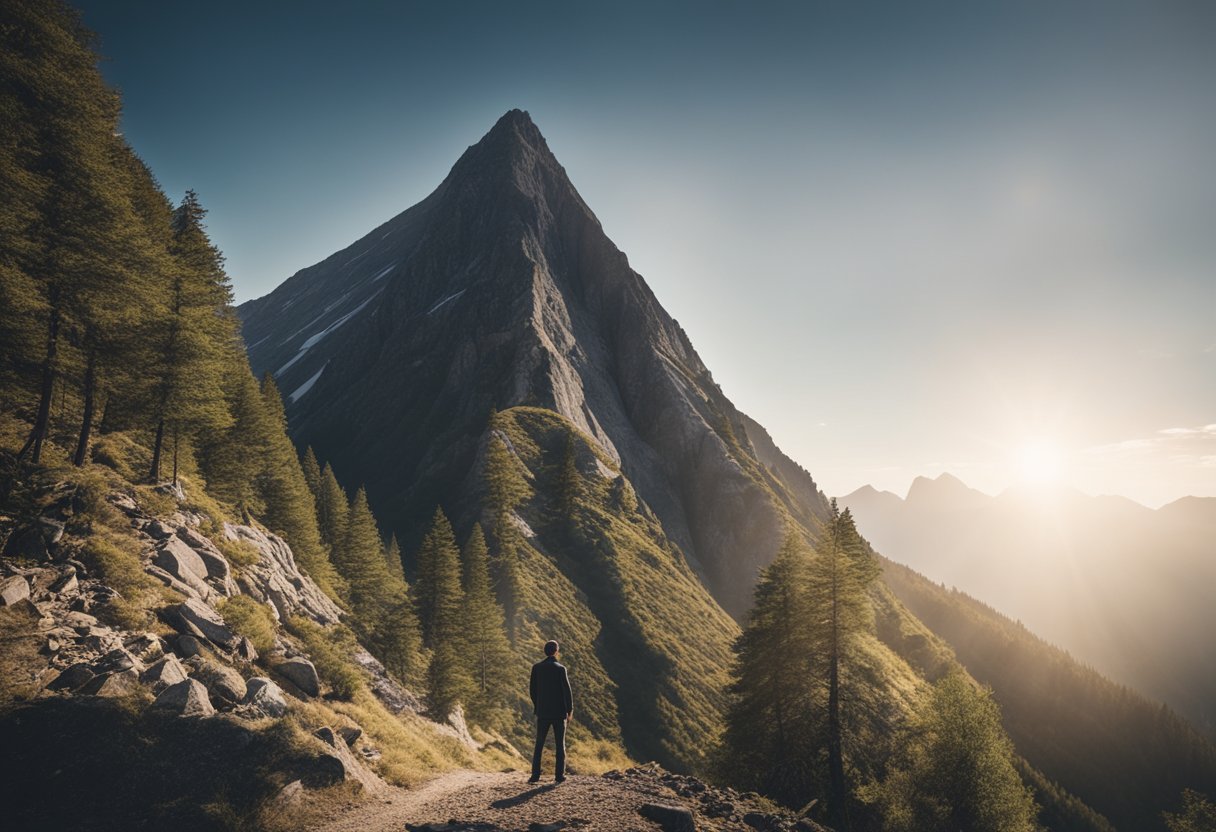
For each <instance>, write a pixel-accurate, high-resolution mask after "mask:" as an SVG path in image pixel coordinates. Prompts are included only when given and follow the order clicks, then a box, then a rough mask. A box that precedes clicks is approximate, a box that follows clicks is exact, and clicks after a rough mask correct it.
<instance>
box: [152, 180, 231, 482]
mask: <svg viewBox="0 0 1216 832" xmlns="http://www.w3.org/2000/svg"><path fill="white" fill-rule="evenodd" d="M206 213H207V212H206V209H204V208H203V206H202V204H201V203H200V202H199V200H198V195H197V194H195V193H194V191H187V192H186V196H185V197H184V198H183V199H182V202H181V204H180V205H179V206H178V207H177V209H176V210H175V211H174V212H173V240H172V243H171V244H170V253H171V254H172V257H173V262H172V265H171V272H170V274H169V276H168V287H167V288H168V291H167V295H168V308H167V314H166V316H165V319H164V321H163V324H162V331H161V332H160V338H159V339H158V340H159V341H160V360H159V362H158V366H157V368H156V371H155V373H154V374H153V378H154V379H155V392H154V394H153V397H152V408H151V412H152V417H153V421H154V424H155V437H154V439H153V442H152V466H151V470H150V471H149V477H150V478H151V479H152V480H153V481H158V480H159V479H160V474H161V471H160V469H161V456H162V452H163V450H164V444H165V434H166V431H168V432H169V434H170V436H169V438H170V440H171V441H172V442H173V443H174V445H176V443H177V440H178V439H180V438H182V437H186V438H190V437H193V436H194V435H195V434H196V433H197V432H199V431H208V430H211V431H214V430H222V429H223V428H225V427H227V426H228V425H230V424H231V415H230V413H229V412H228V409H227V408H226V407H225V406H224V396H223V380H224V370H225V367H226V366H227V365H226V362H225V358H226V355H225V348H226V347H227V345H228V344H229V343H230V342H231V340H232V338H233V325H234V320H233V319H232V317H231V316H228V315H224V314H222V312H223V310H225V309H227V308H228V307H230V306H231V302H232V289H231V287H230V285H229V283H228V276H227V275H226V274H225V273H224V265H223V264H224V258H223V255H222V254H220V252H219V250H218V249H216V248H215V246H213V245H212V244H211V241H210V239H208V237H207V233H206V230H205V227H204V225H203V217H204V216H206ZM174 473H175V477H176V471H175V472H174Z"/></svg>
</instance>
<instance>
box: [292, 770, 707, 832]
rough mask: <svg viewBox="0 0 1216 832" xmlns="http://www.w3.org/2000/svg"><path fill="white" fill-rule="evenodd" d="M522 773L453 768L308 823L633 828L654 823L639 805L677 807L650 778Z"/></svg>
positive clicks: (359, 829) (375, 831)
mask: <svg viewBox="0 0 1216 832" xmlns="http://www.w3.org/2000/svg"><path fill="white" fill-rule="evenodd" d="M527 777H528V775H527V773H526V772H501V773H500V772H479V771H464V770H462V771H454V772H451V773H449V774H445V775H442V776H440V777H437V778H435V779H434V780H431V781H428V782H427V783H424V784H423V785H421V786H419V787H418V788H415V789H410V790H408V791H406V790H403V789H393V790H392V791H388V792H384V793H381V794H379V795H377V796H376V797H374V798H371V799H369V800H366V801H363V802H359V803H355V804H352V805H350V806H348V807H343V808H340V809H339V810H338V813H336V814H335V815H334V816H332V817H331V819H330V820H328V821H327V822H325V823H323V824H321V825H319V826H317V827H315V828H316V829H318V830H321V832H382V830H390V829H391V830H395V832H402V830H404V829H405V824H407V823H410V824H421V823H432V822H438V823H446V822H448V821H453V820H456V821H468V822H473V823H488V824H493V825H494V826H496V827H499V828H502V829H522V830H526V829H528V827H529V825H531V824H533V823H539V824H550V823H557V822H560V821H565V823H566V824H567V827H568V828H570V829H574V830H579V832H583V830H614V831H615V830H620V832H624V831H625V830H640V831H646V832H649V830H657V829H658V826H657V825H656V824H654V823H651V822H650V821H648V820H646V819H644V818H642V817H641V816H640V815H639V814H638V812H637V809H638V807H639V806H640V805H641V804H643V803H647V802H661V803H668V804H675V805H679V804H683V803H684V801H682V800H680V799H679V798H678V797H677V796H676V795H675V793H674V792H672V791H671V790H670V789H668V788H666V787H664V786H662V785H660V784H658V783H655V782H625V781H613V780H606V779H604V778H603V777H597V776H593V775H577V774H575V775H570V776H569V777H567V778H566V782H564V783H561V784H556V783H554V782H553V780H552V777H551V776H548V775H547V776H546V777H545V778H544V779H542V781H541V782H540V783H537V784H535V785H529V784H528V782H527Z"/></svg>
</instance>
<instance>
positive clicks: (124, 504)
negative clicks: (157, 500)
mask: <svg viewBox="0 0 1216 832" xmlns="http://www.w3.org/2000/svg"><path fill="white" fill-rule="evenodd" d="M106 500H108V501H109V503H110V505H112V506H114V508H116V509H118V510H119V511H121V512H123V513H124V514H137V513H139V506H138V505H136V504H135V500H133V499H132V498H131V496H130V495H128V494H123V493H122V492H119V491H115V492H114V493H112V494H110V495H108V496H107V497H106Z"/></svg>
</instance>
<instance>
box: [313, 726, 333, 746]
mask: <svg viewBox="0 0 1216 832" xmlns="http://www.w3.org/2000/svg"><path fill="white" fill-rule="evenodd" d="M312 733H313V736H314V737H316V738H317V739H319V740H320V741H321V742H323V743H325V744H326V745H328V746H331V747H333V748H337V747H338V738H337V736H336V735H335V734H334V729H333V728H330V727H329V726H328V725H326V726H324V727H321V728H318V729H317V730H315V731H313V732H312Z"/></svg>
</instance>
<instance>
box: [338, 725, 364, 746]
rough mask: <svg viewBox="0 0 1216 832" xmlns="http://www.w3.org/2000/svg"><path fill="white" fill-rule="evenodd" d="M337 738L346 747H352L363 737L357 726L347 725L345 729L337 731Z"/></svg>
mask: <svg viewBox="0 0 1216 832" xmlns="http://www.w3.org/2000/svg"><path fill="white" fill-rule="evenodd" d="M338 736H340V737H341V738H342V741H343V742H345V743H346V744H347V745H354V744H355V743H357V742H358V741H359V738H360V737H362V736H363V729H362V728H360V727H359V726H358V725H348V726H346V727H345V728H339V729H338Z"/></svg>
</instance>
